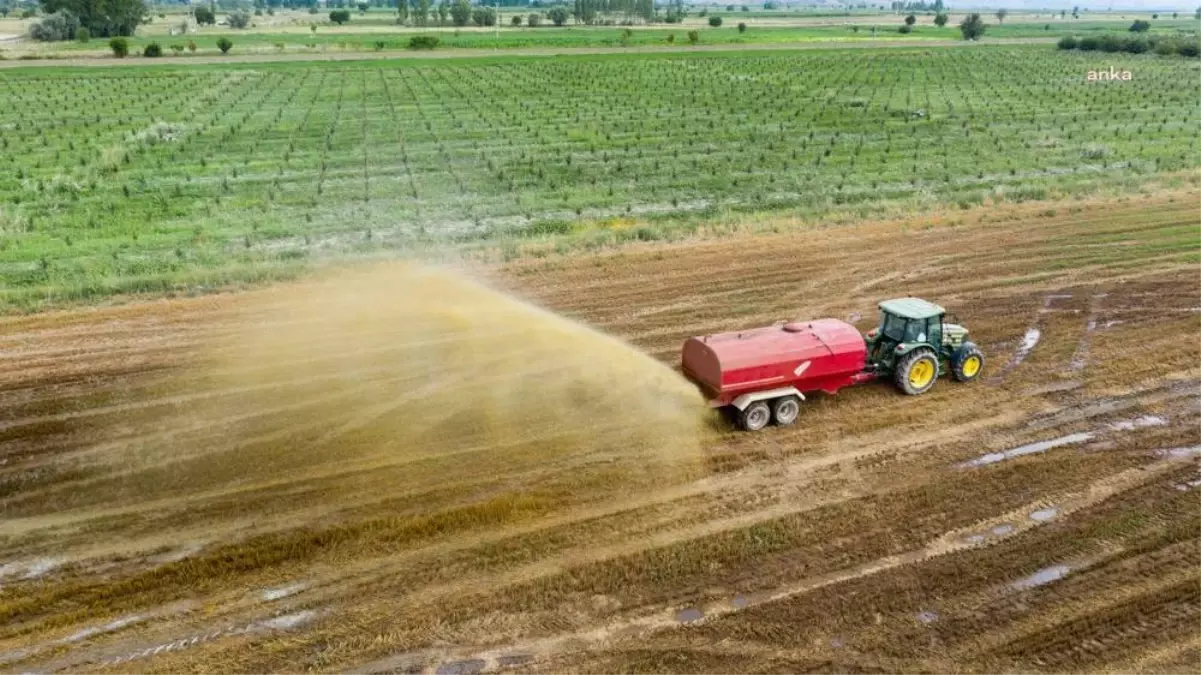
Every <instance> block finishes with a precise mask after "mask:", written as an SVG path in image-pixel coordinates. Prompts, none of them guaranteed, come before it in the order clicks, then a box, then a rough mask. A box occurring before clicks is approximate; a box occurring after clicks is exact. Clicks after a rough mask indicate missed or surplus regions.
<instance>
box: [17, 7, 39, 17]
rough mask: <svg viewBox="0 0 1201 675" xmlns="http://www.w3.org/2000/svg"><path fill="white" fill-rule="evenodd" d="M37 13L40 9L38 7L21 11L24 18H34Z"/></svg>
mask: <svg viewBox="0 0 1201 675" xmlns="http://www.w3.org/2000/svg"><path fill="white" fill-rule="evenodd" d="M37 15H38V11H37V10H36V9H27V10H25V11H23V12H21V18H22V19H32V18H33V17H35V16H37Z"/></svg>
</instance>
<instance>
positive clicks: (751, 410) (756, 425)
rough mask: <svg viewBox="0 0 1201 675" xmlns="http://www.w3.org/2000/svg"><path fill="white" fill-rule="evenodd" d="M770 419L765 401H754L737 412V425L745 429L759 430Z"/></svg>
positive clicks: (769, 411)
mask: <svg viewBox="0 0 1201 675" xmlns="http://www.w3.org/2000/svg"><path fill="white" fill-rule="evenodd" d="M770 421H771V409H770V408H768V407H767V401H755V402H754V403H752V404H750V405H748V406H747V407H746V408H745V409H744V410H743V411H742V412H741V413H739V414H738V425H739V426H741V427H742V428H743V429H745V430H746V431H759V430H760V429H762V428H763V427H765V426H767V423H768V422H770Z"/></svg>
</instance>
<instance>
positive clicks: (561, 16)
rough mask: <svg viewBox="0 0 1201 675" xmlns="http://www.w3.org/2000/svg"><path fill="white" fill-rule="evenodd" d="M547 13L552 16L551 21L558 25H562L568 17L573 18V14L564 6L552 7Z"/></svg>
mask: <svg viewBox="0 0 1201 675" xmlns="http://www.w3.org/2000/svg"><path fill="white" fill-rule="evenodd" d="M546 15H547V16H548V17H550V20H551V22H552V23H554V24H555V25H556V26H562V25H563V24H565V23H567V20H568V19H570V18H571V15H570V14H568V12H567V9H566V8H564V7H551V9H550V11H549V12H547V13H546Z"/></svg>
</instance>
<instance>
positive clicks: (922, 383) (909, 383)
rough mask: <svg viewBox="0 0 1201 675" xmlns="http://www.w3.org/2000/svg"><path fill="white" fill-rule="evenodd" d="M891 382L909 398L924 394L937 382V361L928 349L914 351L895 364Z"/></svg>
mask: <svg viewBox="0 0 1201 675" xmlns="http://www.w3.org/2000/svg"><path fill="white" fill-rule="evenodd" d="M893 380H894V381H895V382H896V385H897V388H898V389H900V390H901V391H903V392H905V393H906V394H909V395H910V396H917V395H918V394H924V393H926V392H928V391H930V388H931V387H933V386H934V383H935V382H936V381H937V380H938V359H936V358H934V352H932V351H930V350H929V349H915V350H913V351H911V352H909V353H908V354H906V355H905V356H902V357H901V359H900V360H899V361H898V362H897V368H896V371H895V372H894V373H893Z"/></svg>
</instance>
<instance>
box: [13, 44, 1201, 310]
mask: <svg viewBox="0 0 1201 675" xmlns="http://www.w3.org/2000/svg"><path fill="white" fill-rule="evenodd" d="M1107 58H1108V57H1107ZM1114 58H1118V57H1114ZM1120 58H1121V60H1122V64H1123V67H1128V68H1129V69H1130V70H1132V71H1133V72H1134V78H1133V79H1132V80H1131V81H1129V82H1120V83H1103V84H1098V83H1095V82H1094V83H1089V82H1087V81H1086V79H1085V75H1086V73H1087V71H1088V70H1090V69H1096V68H1098V67H1099V66H1098V63H1097V61H1096V60H1095V59H1094V58H1093V57H1091V56H1089V55H1087V54H1077V53H1070V54H1069V53H1060V52H1056V51H1055V50H1054V49H1053V47H1051V46H1049V45H1042V46H1021V47H1015V46H1003V47H1002V46H998V47H987V46H978V47H972V48H965V49H945V48H929V49H918V48H914V49H908V48H899V49H896V50H887V51H886V50H880V51H872V50H867V51H856V50H828V51H822V50H810V51H807V52H800V51H798V52H778V53H777V52H773V53H763V52H760V53H755V54H738V53H725V54H721V53H713V54H705V55H704V56H701V55H698V54H690V55H688V54H681V55H674V56H672V55H658V54H630V55H616V56H615V55H589V56H579V57H570V58H556V59H554V60H547V59H541V58H513V57H508V58H495V59H487V58H481V59H478V60H476V59H456V60H454V61H453V62H451V61H444V62H440V63H429V62H422V61H416V60H410V61H388V62H362V63H321V64H316V63H279V64H253V65H252V64H241V65H232V64H227V65H223V66H215V65H207V66H190V67H184V66H179V65H175V66H162V67H119V68H106V69H104V70H103V71H98V70H95V69H78V68H76V69H70V68H64V69H54V68H39V69H25V70H21V69H13V70H8V71H4V72H2V73H0V100H3V101H5V102H6V105H5V106H4V107H3V108H2V109H0V311H11V310H13V309H30V308H40V307H44V306H46V305H54V304H60V303H63V302H72V301H76V302H78V301H84V302H86V301H91V300H94V299H95V298H97V297H104V296H107V295H111V294H114V293H131V292H143V291H148V292H162V291H167V290H173V291H174V290H180V291H188V290H193V289H197V288H204V289H208V288H213V287H225V286H230V285H236V284H238V283H242V282H247V281H251V282H253V281H261V280H266V279H278V278H285V277H291V276H293V275H295V274H296V273H297V272H298V271H299V270H302V269H304V268H306V267H309V266H311V265H313V264H315V262H316V261H320V260H324V259H326V258H328V257H332V256H339V257H340V256H344V255H347V254H362V255H372V254H378V253H380V252H381V251H383V252H388V253H394V252H396V251H415V250H423V249H426V248H429V247H438V246H444V245H447V244H448V243H454V244H463V243H464V242H467V243H468V244H471V245H475V244H478V245H481V246H484V245H487V246H495V245H496V242H497V241H505V240H519V239H522V238H528V237H542V238H544V237H552V238H554V240H555V242H556V244H557V245H561V246H562V247H565V248H571V247H573V246H580V245H584V246H593V245H596V246H603V245H605V244H607V243H610V242H612V241H614V240H620V239H623V238H627V239H628V238H639V239H660V238H670V237H675V236H677V235H686V234H688V233H689V232H691V231H692V230H694V229H696V228H698V227H701V226H703V225H705V224H707V223H712V222H713V221H715V220H722V219H725V220H728V221H733V220H737V219H739V218H741V217H743V216H744V215H746V214H748V213H753V212H767V213H773V212H779V211H787V212H789V213H792V214H800V215H803V216H807V217H810V218H814V219H816V218H819V217H822V216H825V215H829V214H842V215H849V216H851V217H854V218H859V219H862V218H869V217H878V214H880V213H881V212H883V211H886V210H889V209H891V210H893V211H895V212H913V211H917V210H921V209H925V208H932V207H934V206H937V205H942V204H947V203H950V204H957V205H959V206H961V207H963V208H970V207H971V206H973V205H976V204H980V203H983V202H985V201H1021V200H1028V199H1045V198H1049V197H1055V196H1057V195H1059V194H1064V193H1071V194H1084V193H1087V192H1089V191H1099V190H1111V189H1112V190H1122V189H1128V188H1129V187H1131V186H1132V185H1137V184H1140V183H1141V182H1143V181H1146V180H1148V178H1149V177H1151V176H1156V175H1158V174H1160V173H1162V172H1177V171H1182V170H1184V171H1187V170H1191V169H1194V168H1196V166H1197V164H1198V157H1201V153H1199V151H1198V150H1199V147H1201V146H1199V145H1198V144H1199V143H1201V140H1199V138H1201V137H1199V136H1198V135H1197V134H1196V129H1197V126H1198V123H1199V121H1201V118H1199V117H1198V116H1199V115H1201V110H1199V109H1198V108H1197V106H1196V101H1197V100H1198V98H1201V89H1199V87H1201V85H1199V84H1198V83H1199V82H1201V78H1198V68H1199V67H1201V66H1199V64H1198V63H1197V62H1196V61H1195V60H1185V59H1182V58H1166V57H1159V56H1156V55H1142V56H1130V55H1123V56H1122V57H1120ZM630 219H636V220H639V222H644V223H646V226H645V227H639V228H625V229H621V228H615V227H613V225H614V224H621V223H623V222H626V221H628V220H630Z"/></svg>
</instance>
